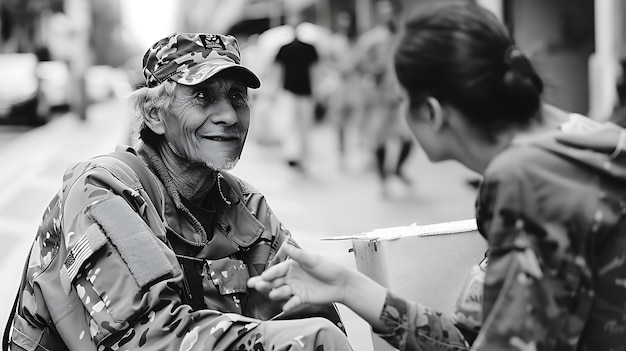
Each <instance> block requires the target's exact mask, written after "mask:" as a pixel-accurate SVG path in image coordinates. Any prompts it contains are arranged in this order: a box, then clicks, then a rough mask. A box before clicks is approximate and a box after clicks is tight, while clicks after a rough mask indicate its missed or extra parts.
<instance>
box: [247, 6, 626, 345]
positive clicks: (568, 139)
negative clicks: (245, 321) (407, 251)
mask: <svg viewBox="0 0 626 351" xmlns="http://www.w3.org/2000/svg"><path fill="white" fill-rule="evenodd" d="M394 62H395V68H396V74H397V76H398V79H399V81H400V83H401V85H402V87H403V89H404V90H405V92H406V94H407V96H408V99H409V113H408V114H407V116H406V120H407V124H408V127H409V128H410V130H411V132H412V133H413V135H414V136H415V137H416V138H417V139H418V140H419V141H420V144H421V146H422V147H423V149H424V151H425V153H426V154H427V155H428V157H429V159H430V160H432V161H434V162H440V161H445V160H455V161H458V162H460V163H461V164H463V165H465V166H466V167H468V168H469V169H472V170H474V171H476V172H479V173H481V174H483V176H484V180H483V182H482V184H481V187H480V193H479V195H478V198H477V201H476V220H477V222H478V230H479V231H480V233H481V234H482V235H483V236H484V237H485V239H486V240H487V241H488V245H489V250H488V253H487V263H486V265H485V266H483V267H481V268H483V269H484V271H482V270H477V271H476V272H477V274H480V272H483V274H484V280H483V283H482V284H481V285H478V286H476V288H475V289H472V288H471V287H472V286H471V285H470V289H469V290H468V291H464V292H463V293H462V294H461V297H462V298H460V299H459V303H458V306H457V311H456V313H455V314H454V315H451V314H447V313H441V312H439V311H435V310H433V309H431V308H429V307H428V306H424V305H422V304H420V303H419V301H417V302H411V301H407V300H406V299H404V298H402V297H399V296H397V295H396V294H394V292H392V291H387V290H386V289H385V288H384V287H382V286H381V285H379V284H378V283H376V282H375V281H374V280H372V279H370V278H369V277H367V276H365V275H364V274H362V273H360V272H357V271H355V270H351V269H349V268H346V267H344V266H341V265H339V264H336V263H333V262H329V261H324V259H323V258H322V257H321V256H319V255H316V254H313V253H308V252H306V251H303V250H299V249H293V248H290V247H285V252H286V254H287V255H288V256H289V257H290V258H291V259H289V260H286V261H285V262H283V263H281V264H278V265H276V266H274V267H272V268H270V269H269V270H267V271H265V272H263V273H262V274H261V275H260V276H258V277H255V278H252V279H250V280H249V282H248V285H249V286H251V287H254V288H257V289H259V290H261V291H264V292H266V293H269V296H270V297H271V298H275V299H279V300H282V299H285V298H287V299H289V300H288V301H287V302H286V304H285V305H284V307H283V308H284V309H285V310H289V309H291V308H293V307H295V306H298V305H300V304H302V303H322V302H329V301H337V302H341V303H343V304H344V305H346V306H348V307H349V308H351V309H353V310H354V311H355V312H356V313H358V314H359V315H360V316H362V317H363V318H364V319H365V320H366V321H368V322H369V323H370V324H371V326H372V327H373V330H374V331H375V332H376V333H377V334H378V335H379V336H380V337H382V338H383V339H384V340H386V341H387V342H388V343H389V344H390V345H392V346H393V347H395V348H398V349H399V350H468V349H470V350H589V351H591V350H622V349H623V348H624V345H626V344H625V341H626V328H624V325H625V321H626V293H625V292H624V290H625V287H626V284H625V282H626V260H625V254H624V253H625V252H626V235H625V233H626V216H625V215H624V214H625V213H626V203H625V202H624V201H623V199H624V198H625V197H626V130H625V129H623V128H621V127H619V126H617V125H616V124H614V123H610V122H608V123H600V122H596V121H593V120H591V119H589V118H586V117H584V116H580V115H577V114H569V113H566V112H565V111H562V110H559V109H558V108H556V107H554V106H550V105H547V104H545V103H544V102H542V93H543V82H542V80H541V78H540V77H539V76H538V75H537V73H536V71H535V69H534V68H533V66H532V64H531V62H530V61H529V59H528V58H527V57H526V55H524V53H523V52H522V51H521V50H520V49H519V48H517V47H516V45H515V43H514V41H513V40H512V38H511V37H510V34H509V33H508V32H507V30H506V27H505V26H504V25H503V24H502V23H501V22H499V20H498V19H497V17H496V16H495V15H493V14H492V13H490V12H489V11H488V10H486V9H484V8H482V7H481V6H480V5H478V4H475V3H469V2H462V3H451V2H446V3H437V4H430V5H429V6H428V7H424V8H420V11H419V12H417V13H416V15H415V17H413V18H412V19H410V20H409V21H408V22H407V23H406V25H405V34H404V35H403V37H402V38H401V40H400V43H399V45H398V47H397V49H396V52H395V56H394ZM416 260H419V257H417V258H416ZM408 278H409V279H410V277H408ZM441 279H446V277H441ZM477 281H479V280H478V279H477ZM422 283H423V284H432V283H431V282H422Z"/></svg>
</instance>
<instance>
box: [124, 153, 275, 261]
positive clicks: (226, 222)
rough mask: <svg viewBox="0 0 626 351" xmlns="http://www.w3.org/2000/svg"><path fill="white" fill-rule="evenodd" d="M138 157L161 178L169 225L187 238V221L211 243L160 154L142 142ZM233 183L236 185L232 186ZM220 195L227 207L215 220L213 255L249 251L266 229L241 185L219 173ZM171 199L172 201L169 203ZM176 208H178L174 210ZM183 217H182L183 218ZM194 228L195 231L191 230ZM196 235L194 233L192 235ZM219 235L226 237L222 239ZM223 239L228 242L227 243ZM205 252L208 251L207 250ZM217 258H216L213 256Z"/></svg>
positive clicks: (166, 219) (212, 243) (211, 249)
mask: <svg viewBox="0 0 626 351" xmlns="http://www.w3.org/2000/svg"><path fill="white" fill-rule="evenodd" d="M136 150H137V153H138V155H139V156H140V157H141V158H142V159H143V160H144V162H146V163H147V165H148V167H149V168H150V169H151V170H152V171H153V172H154V173H155V174H156V175H157V177H158V178H159V180H160V181H161V182H162V183H163V185H164V188H165V189H166V192H167V195H168V196H166V201H165V202H166V205H165V207H166V208H165V217H166V218H165V221H166V222H167V224H168V226H170V227H171V228H173V229H175V230H176V231H178V232H179V233H180V234H182V235H183V236H185V233H184V232H188V231H189V230H185V227H186V226H185V225H184V224H183V223H180V222H181V221H185V220H186V221H187V222H188V223H189V224H191V226H192V227H193V230H194V231H195V232H196V233H199V234H200V235H201V237H202V240H203V241H204V242H206V241H207V234H206V232H205V230H204V228H203V227H202V225H201V224H200V222H199V221H198V220H197V219H196V218H195V217H194V216H193V215H192V214H191V212H190V211H189V210H188V209H187V208H186V207H185V206H184V205H183V203H182V202H181V200H180V195H179V194H178V191H177V190H176V187H175V186H174V182H173V181H172V178H171V176H170V175H169V173H168V171H167V168H166V167H165V164H164V163H163V161H162V159H161V157H160V155H159V153H158V151H157V150H155V149H154V148H152V147H150V146H149V145H146V144H145V143H142V142H140V143H139V144H138V145H137V146H136ZM231 183H232V184H231ZM216 186H218V187H219V188H218V190H219V191H218V193H219V194H220V197H221V199H220V200H221V201H223V202H224V206H220V207H221V208H222V209H223V210H222V211H221V213H220V214H219V215H218V216H217V217H216V218H215V221H216V226H215V228H216V229H215V230H214V233H213V239H212V240H211V245H208V246H209V247H211V246H212V247H211V248H208V251H209V252H213V253H217V252H219V253H220V254H221V255H223V256H222V257H224V256H227V255H230V254H233V253H235V252H237V251H238V250H239V249H241V248H247V247H249V246H250V245H252V244H253V243H255V242H256V241H257V240H258V239H259V238H260V236H261V234H262V233H263V231H264V230H265V227H264V226H263V224H262V223H261V222H259V220H258V219H257V218H256V217H255V215H254V214H253V213H252V212H251V211H250V210H249V209H248V208H247V207H246V205H245V204H246V201H245V198H244V194H242V193H241V191H240V190H239V191H238V190H236V189H235V187H237V189H240V187H238V185H237V181H236V179H235V178H234V176H232V175H230V174H227V173H226V174H225V172H219V173H218V176H217V179H216ZM167 198H169V201H168V200H167ZM172 207H175V209H174V208H172ZM181 214H182V215H181ZM189 229H191V228H189ZM191 234H192V235H193V233H191ZM219 236H222V237H221V238H220V237H219ZM223 239H227V240H226V241H225V240H223ZM203 251H204V250H203ZM212 257H215V256H212Z"/></svg>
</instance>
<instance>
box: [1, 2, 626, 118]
mask: <svg viewBox="0 0 626 351" xmlns="http://www.w3.org/2000/svg"><path fill="white" fill-rule="evenodd" d="M164 1H165V0H164ZM376 1H378V0H229V1H221V0H180V1H176V2H174V3H175V5H173V7H172V8H174V9H175V11H169V12H165V13H163V14H162V16H169V17H172V21H173V23H174V24H175V25H174V27H175V28H174V30H179V31H208V32H225V33H231V34H236V35H241V36H246V35H251V34H255V33H257V34H258V33H261V32H263V31H265V30H267V29H269V28H273V27H277V26H280V25H282V24H284V23H285V15H286V14H287V13H288V12H289V11H300V12H301V13H302V14H303V17H304V19H305V20H306V21H309V22H311V23H315V24H317V25H319V26H323V27H327V28H329V29H331V30H332V29H334V28H335V26H336V23H334V21H335V18H336V16H335V14H336V13H338V12H340V11H346V12H350V13H351V14H352V15H353V17H354V19H355V21H354V32H355V34H359V33H362V32H364V31H365V30H367V29H369V28H371V27H372V26H373V25H374V24H375V13H374V8H375V3H376ZM388 1H391V2H392V3H393V4H394V5H395V8H396V11H397V14H398V16H399V18H402V16H404V15H405V14H408V13H410V12H411V10H412V9H413V8H414V7H417V6H419V5H420V4H422V3H424V2H428V1H447V0H388ZM467 1H474V2H478V3H480V4H482V5H484V6H485V7H487V8H490V9H491V10H492V11H494V12H495V13H496V14H497V15H498V16H500V18H501V19H502V20H503V22H504V23H506V24H507V25H508V27H509V28H510V30H511V32H512V34H513V36H514V38H515V40H516V41H517V43H518V45H519V46H520V47H521V49H523V50H524V51H525V52H527V53H528V54H529V56H530V57H531V59H532V60H533V62H535V64H536V65H537V67H538V69H539V71H540V72H541V74H542V76H543V77H545V80H546V85H547V89H546V100H547V101H548V102H551V103H553V104H555V105H557V106H560V107H562V108H565V109H567V110H571V111H575V112H579V113H583V114H588V115H590V116H591V117H593V118H597V119H603V118H606V117H607V116H608V114H609V113H610V111H611V110H612V108H613V106H614V105H615V104H616V91H615V85H616V82H617V79H618V78H619V74H620V68H619V62H620V61H621V60H622V59H623V58H625V57H626V24H624V23H625V21H624V19H625V18H626V3H625V2H624V1H622V0H577V1H570V0H467ZM123 5H124V4H123V2H122V1H121V0H109V1H96V0H0V52H37V53H38V54H40V55H42V56H45V55H50V56H52V57H53V58H59V59H62V60H66V61H68V62H70V65H71V67H72V70H73V72H74V74H75V75H76V76H78V75H80V74H82V73H84V70H85V67H87V66H90V65H111V66H119V65H122V64H123V63H124V62H126V61H127V60H128V59H129V58H131V57H133V55H137V54H138V53H139V52H143V49H144V48H143V47H142V48H138V47H137V46H139V45H137V43H136V41H134V40H133V39H132V37H131V36H129V35H128V33H127V31H126V30H125V27H124V20H123V17H124V16H123V12H124V8H125V7H124V6H123ZM155 6H156V5H155ZM137 20H144V21H153V22H154V21H156V22H157V23H158V21H159V19H158V18H148V19H145V18H141V14H138V17H137ZM77 89H78V90H80V86H78V87H77Z"/></svg>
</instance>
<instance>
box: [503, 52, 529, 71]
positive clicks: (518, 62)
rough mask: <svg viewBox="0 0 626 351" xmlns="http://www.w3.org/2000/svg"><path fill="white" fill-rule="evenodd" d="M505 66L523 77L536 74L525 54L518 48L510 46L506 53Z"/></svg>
mask: <svg viewBox="0 0 626 351" xmlns="http://www.w3.org/2000/svg"><path fill="white" fill-rule="evenodd" d="M504 64H505V65H506V66H507V67H508V68H510V69H511V70H512V71H513V72H515V73H518V74H520V75H522V76H528V75H532V74H534V70H533V68H532V65H531V64H530V61H529V60H528V58H527V57H526V55H524V53H523V52H522V51H521V50H520V49H518V48H517V47H516V46H514V45H511V46H509V47H508V48H507V49H506V51H505V52H504Z"/></svg>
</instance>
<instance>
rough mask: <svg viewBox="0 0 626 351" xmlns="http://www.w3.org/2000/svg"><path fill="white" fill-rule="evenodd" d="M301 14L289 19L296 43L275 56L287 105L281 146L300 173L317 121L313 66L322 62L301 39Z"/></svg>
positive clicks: (288, 161)
mask: <svg viewBox="0 0 626 351" xmlns="http://www.w3.org/2000/svg"><path fill="white" fill-rule="evenodd" d="M300 24H301V20H300V15H299V13H293V14H291V15H290V17H289V25H291V27H292V28H293V33H294V36H293V40H292V41H290V42H289V43H287V44H285V45H283V46H282V47H281V48H280V49H279V50H278V54H277V55H276V63H277V64H278V66H279V67H280V68H281V70H280V73H279V75H280V77H281V82H282V87H283V89H284V95H285V104H287V106H288V107H287V109H286V111H287V112H286V116H284V117H285V120H284V126H285V128H286V132H285V133H284V134H283V139H282V147H283V153H284V157H285V158H286V160H287V164H288V165H289V166H291V167H293V168H294V169H296V170H298V171H303V170H304V169H305V163H306V161H307V157H308V153H309V150H308V149H309V133H310V130H311V128H312V127H313V124H314V119H315V99H314V95H313V93H314V87H313V85H314V77H313V76H314V73H313V72H312V71H313V69H314V65H315V64H316V63H317V61H318V60H319V55H318V53H317V49H316V48H315V46H313V45H312V44H309V43H306V42H304V41H302V40H301V38H300V35H301V34H299V31H298V28H299V26H300Z"/></svg>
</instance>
